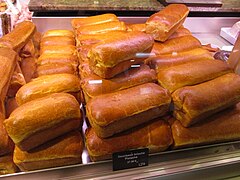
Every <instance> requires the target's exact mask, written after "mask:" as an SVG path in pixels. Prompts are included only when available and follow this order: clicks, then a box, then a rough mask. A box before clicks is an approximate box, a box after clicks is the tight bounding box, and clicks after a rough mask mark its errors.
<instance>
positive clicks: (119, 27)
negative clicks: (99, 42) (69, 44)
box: [76, 21, 127, 34]
mask: <svg viewBox="0 0 240 180" xmlns="http://www.w3.org/2000/svg"><path fill="white" fill-rule="evenodd" d="M126 30H127V27H126V25H125V23H124V22H122V21H110V22H105V23H101V24H94V25H86V26H80V27H79V28H77V30H76V33H77V34H98V33H106V32H109V31H126Z"/></svg>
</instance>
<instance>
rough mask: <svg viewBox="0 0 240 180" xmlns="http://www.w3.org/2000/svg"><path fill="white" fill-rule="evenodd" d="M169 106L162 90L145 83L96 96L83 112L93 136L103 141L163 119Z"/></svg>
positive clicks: (168, 101) (166, 96)
mask: <svg viewBox="0 0 240 180" xmlns="http://www.w3.org/2000/svg"><path fill="white" fill-rule="evenodd" d="M170 102H171V98H170V95H169V93H168V91H167V90H166V89H163V88H162V87H160V86H158V85H157V84H154V83H145V84H142V85H139V86H135V87H132V88H129V89H124V90H121V91H117V92H113V93H109V94H104V95H99V96H97V97H95V98H93V99H91V100H90V101H89V102H88V103H87V106H86V111H87V117H88V119H89V121H90V124H91V126H92V127H93V129H94V130H95V132H96V133H97V135H98V136H99V137H102V138H106V137H110V136H112V135H114V134H116V133H119V132H122V131H124V130H127V129H130V128H132V127H135V126H137V125H139V124H142V123H145V122H148V121H150V120H152V119H154V118H157V117H159V116H163V115H165V114H166V113H167V112H168V108H169V105H170Z"/></svg>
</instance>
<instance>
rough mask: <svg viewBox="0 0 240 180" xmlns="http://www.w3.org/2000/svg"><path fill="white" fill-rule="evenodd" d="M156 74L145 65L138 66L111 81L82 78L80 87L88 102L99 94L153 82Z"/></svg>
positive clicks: (92, 75) (96, 77)
mask: <svg viewBox="0 0 240 180" xmlns="http://www.w3.org/2000/svg"><path fill="white" fill-rule="evenodd" d="M155 81H156V74H155V72H154V70H152V69H150V68H149V67H148V66H147V65H144V64H142V65H139V67H134V68H131V69H129V70H128V71H125V72H123V73H121V74H119V75H117V76H115V77H114V78H112V79H103V78H100V77H99V76H97V75H94V74H90V75H89V76H88V77H86V78H82V82H81V87H82V90H83V92H84V94H85V99H86V98H87V99H86V101H88V100H89V99H90V98H93V97H95V96H98V95H101V94H107V93H110V92H115V91H119V90H122V89H127V88H130V87H133V86H137V85H140V84H144V83H148V82H155Z"/></svg>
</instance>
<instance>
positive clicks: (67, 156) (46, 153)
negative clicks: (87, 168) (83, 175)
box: [13, 131, 83, 171]
mask: <svg viewBox="0 0 240 180" xmlns="http://www.w3.org/2000/svg"><path fill="white" fill-rule="evenodd" d="M82 151H83V140H82V137H81V134H80V132H78V131H72V132H70V133H67V134H65V135H63V136H61V137H58V138H56V139H54V140H52V141H49V142H47V143H46V144H43V145H41V146H39V147H37V148H35V149H33V150H30V151H22V150H21V149H19V148H18V147H17V146H16V147H15V150H14V156H13V158H14V159H13V160H14V163H15V164H16V165H17V166H18V167H19V169H21V170H22V171H32V170H37V169H44V168H52V167H58V166H66V165H71V164H77V163H81V162H82Z"/></svg>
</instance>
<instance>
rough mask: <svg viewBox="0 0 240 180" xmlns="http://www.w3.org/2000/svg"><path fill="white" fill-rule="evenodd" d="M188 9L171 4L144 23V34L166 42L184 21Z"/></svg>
mask: <svg viewBox="0 0 240 180" xmlns="http://www.w3.org/2000/svg"><path fill="white" fill-rule="evenodd" d="M188 13H189V9H188V7H187V6H186V5H184V4H171V5H168V6H167V7H165V8H164V9H163V10H161V11H159V12H157V13H155V14H153V15H151V16H150V17H149V18H148V20H147V22H146V33H148V34H151V35H152V36H153V37H154V39H155V40H157V41H162V42H163V41H166V40H167V39H168V37H169V36H171V35H172V34H173V33H174V32H175V31H176V30H177V29H178V28H179V27H180V26H181V25H182V24H183V22H184V21H185V19H186V17H187V16H188Z"/></svg>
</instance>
